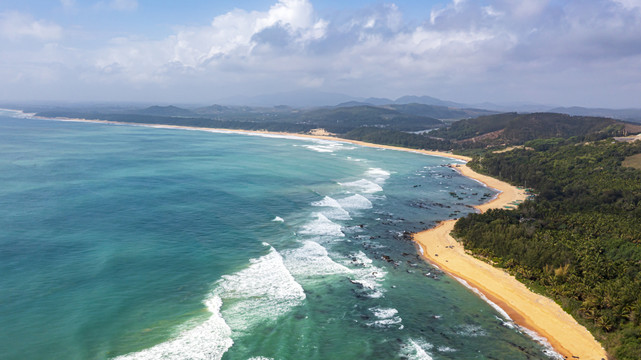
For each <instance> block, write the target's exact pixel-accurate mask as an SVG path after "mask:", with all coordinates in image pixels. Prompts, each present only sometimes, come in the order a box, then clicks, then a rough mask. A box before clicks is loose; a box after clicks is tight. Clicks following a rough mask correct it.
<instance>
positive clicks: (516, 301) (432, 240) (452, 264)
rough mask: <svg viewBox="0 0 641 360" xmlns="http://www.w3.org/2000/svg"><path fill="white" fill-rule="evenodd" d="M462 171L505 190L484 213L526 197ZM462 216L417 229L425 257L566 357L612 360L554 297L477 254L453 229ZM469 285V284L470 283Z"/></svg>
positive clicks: (461, 168)
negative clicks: (467, 248)
mask: <svg viewBox="0 0 641 360" xmlns="http://www.w3.org/2000/svg"><path fill="white" fill-rule="evenodd" d="M453 168H454V169H455V170H457V171H458V172H459V173H460V174H461V175H463V176H466V177H468V178H471V179H474V180H477V181H479V182H481V183H483V184H484V185H485V186H487V187H490V188H494V189H496V190H498V191H500V193H499V194H498V196H497V197H496V198H494V199H492V200H490V201H488V202H486V203H483V204H481V205H477V206H474V208H475V209H477V210H478V211H479V212H481V213H482V212H485V211H487V210H489V209H501V208H503V207H504V206H509V205H513V203H514V202H515V201H519V200H520V201H523V200H525V198H526V194H525V190H520V189H517V188H516V187H514V186H512V185H510V184H508V183H505V182H502V181H500V180H498V179H495V178H492V177H489V176H487V175H482V174H479V173H476V172H474V171H473V170H472V169H470V168H469V167H468V166H467V165H455V166H453ZM456 221H457V219H452V220H445V221H442V222H440V223H439V224H438V225H437V226H436V227H434V228H432V229H428V230H424V231H421V232H419V233H416V234H414V237H413V239H414V242H415V243H417V245H418V246H419V247H420V250H421V251H420V252H421V257H423V258H424V259H425V260H427V261H428V262H430V263H432V264H435V265H436V266H438V267H439V268H440V269H441V270H442V271H444V272H446V273H447V274H449V275H451V276H453V277H455V278H456V279H457V280H459V282H460V280H464V281H465V282H466V283H467V284H469V287H471V288H472V290H474V289H477V290H478V291H479V292H480V293H481V294H483V295H484V296H486V297H487V299H488V300H489V301H491V302H492V303H494V304H496V305H497V306H498V307H499V308H501V309H502V310H503V311H505V312H506V313H507V315H508V316H509V317H510V318H511V319H512V321H514V323H516V324H517V325H519V326H521V327H523V328H525V329H527V330H529V331H532V332H534V333H536V334H537V335H539V336H542V337H544V338H545V339H546V340H547V341H548V342H549V344H550V345H551V346H552V348H554V350H555V351H556V352H558V353H559V354H561V355H562V356H564V357H566V358H577V357H578V358H580V359H607V354H606V352H605V350H604V349H603V347H602V346H601V344H600V343H599V342H598V341H596V339H595V338H594V336H592V334H591V333H590V332H589V331H588V330H587V329H586V328H585V327H584V326H582V325H580V324H579V323H578V322H576V320H575V319H574V318H573V317H572V316H571V315H570V314H568V313H566V312H565V311H564V310H563V309H562V308H561V306H560V305H558V304H557V303H556V302H554V301H553V300H552V299H550V298H548V297H545V296H543V295H539V294H536V293H534V292H532V291H531V290H530V289H528V288H527V287H526V286H525V284H523V283H521V282H520V281H518V280H516V278H515V277H514V276H512V275H510V274H508V273H507V272H505V271H504V270H503V269H500V268H497V267H494V266H492V265H490V264H488V263H486V262H484V261H482V260H479V259H477V258H475V257H473V256H472V255H469V254H468V253H467V252H466V251H465V249H464V248H463V245H461V244H460V243H459V242H458V241H456V240H455V239H454V238H453V237H452V236H451V235H450V232H451V231H452V230H453V229H454V224H455V223H456ZM464 285H465V284H464Z"/></svg>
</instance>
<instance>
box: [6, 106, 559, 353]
mask: <svg viewBox="0 0 641 360" xmlns="http://www.w3.org/2000/svg"><path fill="white" fill-rule="evenodd" d="M9 115H12V114H11V113H8V112H5V113H2V114H0V185H1V186H0V274H2V276H1V277H0V324H1V325H2V326H0V358H2V359H109V358H118V359H158V358H168V359H220V358H222V359H250V358H258V359H261V358H269V359H401V358H409V359H430V358H432V359H545V358H549V357H548V356H547V355H546V353H545V352H546V351H547V350H546V349H545V348H544V346H542V345H540V344H539V343H537V342H535V341H533V340H532V339H531V338H530V337H528V336H527V335H525V334H524V333H523V331H520V330H519V328H518V327H516V326H514V324H513V323H512V322H511V321H509V320H507V319H505V318H504V317H503V316H502V315H501V314H499V313H498V312H497V311H496V310H494V309H493V308H492V307H491V306H490V305H488V304H486V303H485V302H483V300H481V299H480V298H478V297H477V296H476V295H474V293H473V292H472V291H470V290H468V289H467V288H466V287H464V286H463V285H461V284H459V283H458V282H457V281H456V280H454V279H452V278H449V277H447V276H444V275H443V274H441V273H440V272H439V271H438V270H437V269H434V268H432V267H431V266H430V265H428V264H426V263H424V262H422V261H421V260H420V259H418V256H417V251H416V249H415V248H414V245H413V244H412V243H411V242H410V241H409V240H408V239H407V236H405V235H406V233H405V232H414V231H418V230H420V229H424V228H428V227H431V226H433V225H434V224H435V222H436V221H439V220H443V219H447V218H451V217H457V216H459V215H460V214H465V213H467V212H469V211H471V209H470V207H469V206H470V205H473V204H479V203H481V202H483V201H484V200H486V199H487V196H488V195H489V194H488V193H491V191H490V190H488V189H486V188H484V187H482V186H481V185H480V184H478V183H476V182H474V181H472V180H470V179H466V178H463V177H461V176H459V175H457V174H456V173H455V172H454V171H453V170H451V169H449V168H447V167H444V166H443V165H445V164H448V163H451V162H452V160H449V159H444V158H438V157H428V156H424V155H419V154H413V153H404V152H396V151H391V150H381V149H373V148H364V147H358V146H354V145H350V144H341V143H337V142H325V141H313V140H301V139H290V138H282V137H264V136H249V135H240V134H221V133H212V132H200V131H186V130H173V129H157V128H156V129H155V128H148V127H136V126H115V125H104V124H89V123H73V122H59V121H48V120H36V119H21V118H15V117H11V116H9ZM451 192H454V193H456V197H453V196H452V194H450V193H451ZM461 199H462V200H461Z"/></svg>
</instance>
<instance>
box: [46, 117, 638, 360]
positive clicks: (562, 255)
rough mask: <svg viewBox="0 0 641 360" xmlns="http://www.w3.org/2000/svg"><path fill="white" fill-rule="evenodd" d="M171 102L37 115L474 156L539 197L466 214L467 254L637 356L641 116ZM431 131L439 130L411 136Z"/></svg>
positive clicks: (623, 353) (459, 227)
mask: <svg viewBox="0 0 641 360" xmlns="http://www.w3.org/2000/svg"><path fill="white" fill-rule="evenodd" d="M158 110H159V109H157V108H154V109H153V111H154V112H156V111H158ZM161 110H162V109H161ZM167 110H168V111H170V112H172V113H174V114H180V116H171V115H166V116H165V115H158V114H156V113H155V114H153V115H150V114H144V113H143V114H141V113H135V112H129V113H126V112H120V113H117V112H112V113H98V112H87V111H84V112H78V111H76V112H73V111H60V110H56V111H43V112H41V113H39V115H41V116H57V117H69V118H77V117H80V118H86V119H102V120H110V121H120V122H127V123H144V124H165V125H179V126H199V127H211V128H228V129H245V130H269V131H285V132H294V133H306V132H309V131H311V130H313V129H317V128H323V129H325V130H327V131H329V132H332V133H334V134H338V136H340V137H342V138H347V139H353V140H361V141H366V142H372V143H377V144H385V145H395V146H403V147H409V148H417V149H435V150H452V151H454V152H456V153H462V154H466V155H472V156H473V160H472V161H471V162H470V163H469V166H470V167H471V168H473V169H475V170H476V171H478V172H481V173H485V174H488V175H491V176H494V177H497V178H500V179H502V180H505V181H507V182H510V183H512V184H515V185H519V186H524V187H527V188H530V189H531V191H532V197H531V198H530V199H529V200H527V201H525V202H523V203H522V204H520V205H518V206H509V207H506V208H504V209H494V210H490V211H488V212H486V213H483V214H472V215H469V216H467V217H465V218H462V219H460V220H459V221H458V222H457V224H456V226H455V228H454V235H455V236H456V237H457V238H458V239H459V240H460V241H461V242H462V243H463V244H464V245H465V247H466V249H468V250H470V251H471V252H472V253H474V254H476V255H478V256H480V257H482V258H484V259H486V260H487V261H489V262H491V263H493V264H494V265H496V266H499V267H502V268H504V269H506V270H507V271H509V272H510V273H512V274H514V275H515V276H516V277H517V278H518V279H519V280H521V281H522V282H524V283H526V284H527V285H528V286H530V287H531V288H532V289H534V290H535V291H537V292H541V293H543V294H545V295H547V296H549V297H551V298H553V299H554V300H556V301H557V302H559V303H560V304H561V305H562V306H563V308H564V309H565V310H566V311H568V312H569V313H570V314H571V315H573V316H574V317H575V318H576V319H577V320H578V321H579V322H580V323H581V324H584V325H585V326H586V327H587V328H588V329H589V330H590V331H591V332H592V333H593V334H594V335H595V337H596V338H597V339H598V340H600V341H601V342H602V343H603V345H604V346H605V348H606V350H607V351H608V353H609V355H610V356H612V357H613V358H616V359H639V358H641V291H639V289H641V228H640V227H639V224H640V223H641V171H640V170H639V169H638V168H639V167H638V156H639V154H641V142H639V141H636V142H624V141H617V140H615V137H622V136H626V135H630V134H636V133H639V132H641V127H639V125H635V124H631V123H626V122H622V121H618V120H614V119H610V118H602V117H588V116H570V115H565V114H557V113H532V114H518V113H503V114H490V115H488V114H479V115H482V116H480V117H477V118H473V119H464V120H460V121H457V122H453V123H451V124H450V126H447V124H446V123H445V122H443V121H442V120H439V119H435V118H432V117H429V116H424V115H420V114H416V113H412V114H407V113H403V112H401V111H400V110H401V109H398V108H396V109H395V108H392V107H376V106H369V105H364V106H347V107H335V108H325V109H315V110H297V109H292V108H289V107H282V108H274V109H270V110H269V111H263V110H261V109H256V108H233V109H231V108H226V107H212V108H208V109H201V110H199V111H192V113H193V114H196V115H191V114H192V113H184V112H182V111H178V110H176V109H174V108H171V109H167ZM414 110H415V109H414ZM440 110H443V109H440ZM412 111H413V110H412ZM161 112H162V111H161ZM458 115H461V113H458ZM433 128H438V129H437V130H433V131H430V132H427V133H423V132H421V133H414V132H418V131H421V130H427V129H433ZM506 150H509V151H506ZM624 162H625V164H628V165H630V166H627V167H624V166H622V163H624ZM635 164H636V165H635ZM635 166H636V168H635Z"/></svg>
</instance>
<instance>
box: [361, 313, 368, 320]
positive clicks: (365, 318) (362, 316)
mask: <svg viewBox="0 0 641 360" xmlns="http://www.w3.org/2000/svg"><path fill="white" fill-rule="evenodd" d="M361 319H363V320H369V319H370V316H369V315H366V314H361Z"/></svg>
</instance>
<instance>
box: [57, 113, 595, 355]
mask: <svg viewBox="0 0 641 360" xmlns="http://www.w3.org/2000/svg"><path fill="white" fill-rule="evenodd" d="M47 120H56V121H74V122H90V123H102V124H114V125H129V126H132V125H133V126H144V127H154V128H166V129H183V130H199V131H209V132H227V133H247V134H257V135H268V136H286V137H298V138H311V139H318V140H330V141H339V142H345V143H351V144H356V145H362V146H368V147H376V148H383V149H389V150H398V151H406V152H413V153H420V154H426V155H432V156H440V157H447V158H452V159H457V160H462V161H465V162H467V161H469V160H471V158H469V157H466V156H461V155H455V154H452V153H448V152H439V151H428V150H417V149H409V148H402V147H396V146H388V145H378V144H372V143H366V142H362V141H355V140H349V139H342V138H338V137H334V136H328V135H318V134H314V135H312V134H296V133H281V132H268V131H252V130H236V129H215V128H198V127H185V126H173V125H161V124H135V123H125V122H114V121H103V120H87V119H47ZM452 167H453V168H454V169H455V170H457V171H458V172H460V173H461V174H462V175H463V176H466V177H469V178H472V179H474V180H477V181H480V182H482V183H483V184H485V185H486V186H488V187H490V188H494V189H496V190H498V191H500V193H499V195H498V196H497V197H495V198H494V199H492V200H491V201H489V202H487V203H484V204H482V205H479V206H476V209H478V210H479V211H480V212H484V211H487V210H488V209H492V208H504V207H507V206H514V204H515V203H516V202H520V201H523V200H525V198H526V193H525V191H524V190H521V189H517V188H516V187H514V186H512V185H509V184H507V183H505V182H502V181H499V180H497V179H495V178H492V177H489V176H485V175H481V174H478V173H476V172H474V171H473V170H472V169H470V168H469V167H467V166H466V165H464V164H455V165H452ZM455 222H456V220H448V221H443V222H441V223H440V224H439V225H438V226H436V227H435V228H432V229H429V230H426V231H422V232H420V233H417V234H415V235H414V241H415V242H416V243H417V244H418V246H420V247H421V249H422V253H423V257H424V258H425V259H426V260H427V261H429V262H431V263H433V264H435V265H437V266H438V267H439V268H441V269H442V270H443V271H445V272H446V273H448V274H450V275H452V276H454V277H456V278H458V279H460V280H464V282H465V283H467V284H469V286H471V287H473V288H475V289H477V290H478V291H480V292H481V293H482V294H483V295H484V296H485V297H487V298H488V299H489V300H490V301H491V302H493V303H494V304H496V305H498V306H499V307H500V308H501V309H502V310H503V311H505V312H506V313H507V314H508V315H509V316H510V318H511V319H512V320H513V321H514V322H515V323H516V324H518V325H519V326H521V327H524V328H526V329H529V330H531V331H534V332H536V333H537V334H538V335H540V336H543V337H545V338H546V339H547V341H548V342H549V343H550V344H551V346H552V347H553V348H554V349H555V351H557V352H558V353H560V354H562V355H563V356H565V357H566V358H575V359H576V358H579V359H606V358H607V356H606V353H605V350H603V348H602V347H601V345H600V344H599V343H598V342H597V341H596V340H595V339H594V337H593V336H592V334H590V333H589V332H588V331H587V329H585V327H583V326H581V325H579V324H578V323H577V322H576V321H575V320H574V319H573V318H572V317H571V316H570V315H569V314H567V313H566V312H565V311H563V309H562V308H561V307H560V306H559V305H558V304H556V303H555V302H554V301H552V300H551V299H549V298H546V297H544V296H541V295H538V294H535V293H533V292H531V291H530V290H529V289H528V288H527V287H526V286H525V285H523V284H522V283H520V282H519V281H518V280H516V279H515V278H514V277H513V276H511V275H509V274H507V273H506V272H505V271H503V270H502V269H499V268H495V267H493V266H491V265H489V264H487V263H485V262H483V261H481V260H479V259H476V258H475V257H473V256H471V255H468V254H467V253H466V252H465V250H464V249H463V247H462V245H460V244H459V243H458V242H457V241H456V240H455V239H454V238H452V237H451V236H450V232H451V231H452V229H453V227H454V224H455Z"/></svg>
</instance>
